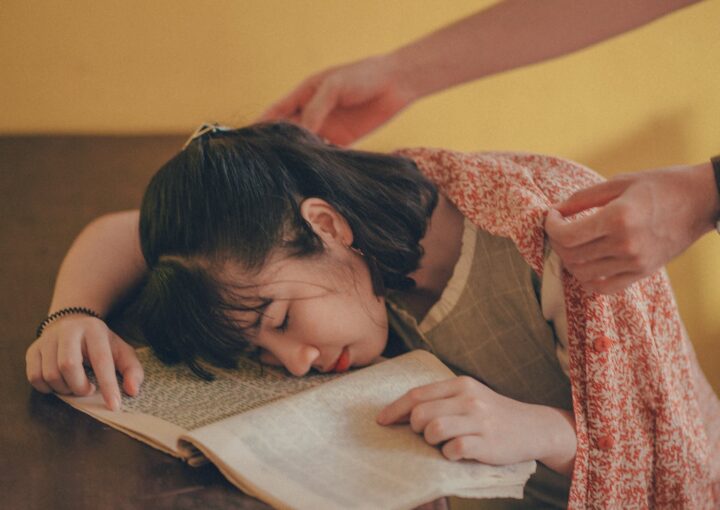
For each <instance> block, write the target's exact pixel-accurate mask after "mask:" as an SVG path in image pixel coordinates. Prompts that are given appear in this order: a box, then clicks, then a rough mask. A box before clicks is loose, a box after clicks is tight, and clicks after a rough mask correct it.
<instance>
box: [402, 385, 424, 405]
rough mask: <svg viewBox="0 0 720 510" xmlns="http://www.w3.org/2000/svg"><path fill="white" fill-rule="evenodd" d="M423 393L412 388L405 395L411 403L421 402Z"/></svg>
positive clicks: (418, 389)
mask: <svg viewBox="0 0 720 510" xmlns="http://www.w3.org/2000/svg"><path fill="white" fill-rule="evenodd" d="M422 394H423V391H422V390H421V389H420V388H413V389H411V390H409V391H408V392H407V393H406V394H405V395H407V398H408V399H409V400H410V401H411V402H415V403H417V402H421V401H422Z"/></svg>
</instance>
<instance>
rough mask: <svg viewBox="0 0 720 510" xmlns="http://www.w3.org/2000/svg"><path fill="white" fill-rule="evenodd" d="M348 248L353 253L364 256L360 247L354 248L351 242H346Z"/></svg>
mask: <svg viewBox="0 0 720 510" xmlns="http://www.w3.org/2000/svg"><path fill="white" fill-rule="evenodd" d="M348 249H349V250H350V251H351V252H353V253H357V254H358V255H360V256H361V257H365V253H364V252H363V251H362V250H361V249H360V248H356V247H355V246H353V245H352V244H348Z"/></svg>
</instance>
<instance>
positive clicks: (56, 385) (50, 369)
mask: <svg viewBox="0 0 720 510" xmlns="http://www.w3.org/2000/svg"><path fill="white" fill-rule="evenodd" d="M57 348H58V347H57V343H56V342H47V343H45V344H44V345H43V347H42V349H41V351H40V353H41V355H42V375H43V379H44V380H45V382H46V383H47V384H48V386H50V387H51V388H52V389H53V391H56V392H58V393H62V394H64V395H67V394H70V393H72V392H71V391H70V388H68V386H67V384H65V381H64V380H63V377H62V374H61V373H60V369H59V368H58V363H57Z"/></svg>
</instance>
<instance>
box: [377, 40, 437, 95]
mask: <svg viewBox="0 0 720 510" xmlns="http://www.w3.org/2000/svg"><path fill="white" fill-rule="evenodd" d="M379 58H380V59H381V61H382V64H381V65H382V66H384V67H385V73H386V75H388V76H390V77H391V80H392V82H393V83H395V86H396V88H397V92H398V94H399V95H400V96H401V97H402V98H403V99H404V101H405V106H406V107H407V106H410V105H411V104H412V103H414V102H415V101H417V100H418V99H422V98H423V97H424V96H426V95H427V90H426V88H427V87H426V85H425V80H424V79H423V77H422V76H421V73H419V72H418V71H419V70H418V67H419V66H418V65H416V63H415V62H414V61H413V59H412V58H411V57H409V56H408V55H407V54H405V53H404V52H403V48H400V49H398V50H395V51H392V52H390V53H386V54H384V55H382V56H380V57H379Z"/></svg>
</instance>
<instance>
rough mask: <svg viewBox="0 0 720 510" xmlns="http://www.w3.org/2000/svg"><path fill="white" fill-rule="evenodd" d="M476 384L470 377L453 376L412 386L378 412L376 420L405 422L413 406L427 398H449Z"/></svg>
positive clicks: (381, 421)
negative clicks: (415, 386)
mask: <svg viewBox="0 0 720 510" xmlns="http://www.w3.org/2000/svg"><path fill="white" fill-rule="evenodd" d="M473 382H474V384H477V381H474V380H473V379H471V378H470V377H454V378H452V379H448V380H446V381H440V382H435V383H431V384H426V385H425V386H418V387H417V388H413V389H411V390H410V391H408V392H407V393H405V395H403V396H402V397H400V398H399V399H397V400H396V401H395V402H393V403H391V404H389V405H388V406H387V407H385V408H384V409H383V410H382V411H380V414H378V417H377V422H378V423H379V424H380V425H390V424H391V423H402V422H406V421H407V420H408V419H409V418H410V413H411V411H412V410H413V408H414V407H415V406H417V405H418V404H421V403H422V402H427V401H429V400H437V399H442V398H449V397H452V396H454V395H456V394H457V393H458V392H460V391H462V390H463V389H464V388H466V386H467V385H471V384H473Z"/></svg>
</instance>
